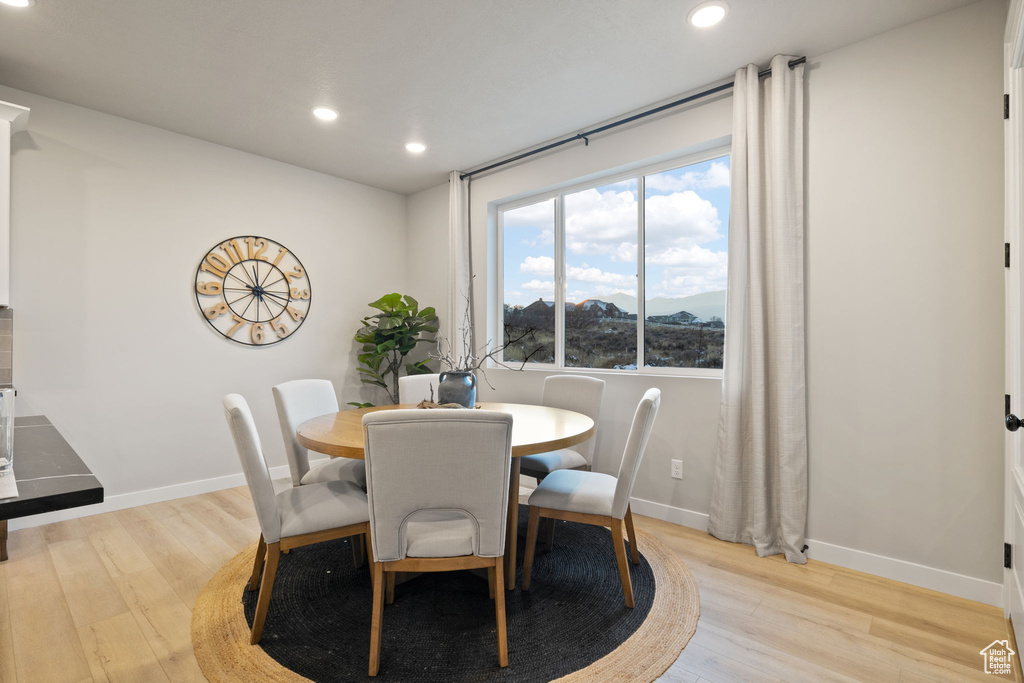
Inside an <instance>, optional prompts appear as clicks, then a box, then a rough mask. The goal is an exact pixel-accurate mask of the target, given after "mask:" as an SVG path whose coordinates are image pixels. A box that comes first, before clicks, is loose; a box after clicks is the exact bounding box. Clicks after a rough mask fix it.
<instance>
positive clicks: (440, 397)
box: [437, 372, 476, 408]
mask: <svg viewBox="0 0 1024 683" xmlns="http://www.w3.org/2000/svg"><path fill="white" fill-rule="evenodd" d="M437 402H438V403H458V404H459V405H460V406H463V407H464V408H473V407H475V406H476V377H475V376H474V375H473V373H472V372H442V373H441V376H440V378H438V381H437Z"/></svg>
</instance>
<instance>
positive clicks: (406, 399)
mask: <svg viewBox="0 0 1024 683" xmlns="http://www.w3.org/2000/svg"><path fill="white" fill-rule="evenodd" d="M440 378H441V375H440V374H437V373H435V374H429V375H406V376H405V377H399V378H398V400H399V402H400V403H419V402H420V401H430V400H433V401H434V402H435V403H436V402H437V384H438V382H439V381H440ZM431 397H433V399H431Z"/></svg>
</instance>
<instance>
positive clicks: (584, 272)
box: [565, 266, 636, 288]
mask: <svg viewBox="0 0 1024 683" xmlns="http://www.w3.org/2000/svg"><path fill="white" fill-rule="evenodd" d="M565 275H566V279H568V281H569V282H592V283H600V284H605V285H614V286H615V287H632V288H636V276H635V275H625V274H623V273H610V272H608V271H606V270H601V269H600V268H592V267H591V268H587V267H582V268H581V267H580V266H568V267H567V268H566V269H565Z"/></svg>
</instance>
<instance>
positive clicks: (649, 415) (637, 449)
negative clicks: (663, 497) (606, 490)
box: [612, 389, 661, 519]
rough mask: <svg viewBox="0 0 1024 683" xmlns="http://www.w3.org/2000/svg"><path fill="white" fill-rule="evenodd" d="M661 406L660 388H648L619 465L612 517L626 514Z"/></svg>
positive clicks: (638, 407)
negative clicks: (634, 483)
mask: <svg viewBox="0 0 1024 683" xmlns="http://www.w3.org/2000/svg"><path fill="white" fill-rule="evenodd" d="M659 407H661V390H660V389H648V390H647V393H645V394H644V397H643V398H642V399H640V405H638V406H637V407H636V413H634V415H633V425H632V426H631V427H630V428H629V437H628V438H627V439H626V448H625V450H624V451H623V453H622V464H621V465H619V479H618V482H617V483H616V484H615V498H614V499H613V500H612V517H615V518H616V519H622V518H623V517H625V516H626V507H627V506H628V505H629V496H630V495H631V494H632V493H633V482H635V481H636V473H637V471H638V470H639V469H640V461H641V460H642V459H643V457H644V451H645V450H647V442H648V440H650V438H651V428H652V427H654V418H655V417H657V416H658V408H659Z"/></svg>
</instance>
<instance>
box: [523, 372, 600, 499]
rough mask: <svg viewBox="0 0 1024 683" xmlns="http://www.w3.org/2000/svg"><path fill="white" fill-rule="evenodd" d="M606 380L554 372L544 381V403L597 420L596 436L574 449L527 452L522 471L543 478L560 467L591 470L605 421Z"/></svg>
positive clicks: (542, 403) (562, 468) (542, 400)
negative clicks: (599, 434) (602, 401)
mask: <svg viewBox="0 0 1024 683" xmlns="http://www.w3.org/2000/svg"><path fill="white" fill-rule="evenodd" d="M604 386H605V382H604V380H603V379H597V378H595V377H584V376H580V375H552V376H551V377H547V378H546V379H545V380H544V392H543V393H542V394H541V401H540V402H541V405H545V406H548V407H549V408H561V409H563V410H572V411H574V412H577V413H582V414H584V415H586V416H587V417H589V418H590V419H592V420H593V421H594V436H592V437H590V438H589V439H587V440H586V441H584V442H583V443H581V444H577V445H576V446H573V447H572V448H563V449H561V450H557V451H551V452H549V453H538V454H537V455H524V456H523V457H521V458H520V459H519V468H520V473H521V474H525V475H527V476H530V477H534V478H536V479H537V481H538V482H539V481H541V480H542V479H544V477H546V476H548V475H549V474H551V473H552V472H554V471H556V470H589V469H590V467H591V466H592V465H593V461H594V444H595V443H596V441H597V429H598V425H599V424H600V421H601V400H602V399H603V398H604Z"/></svg>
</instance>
